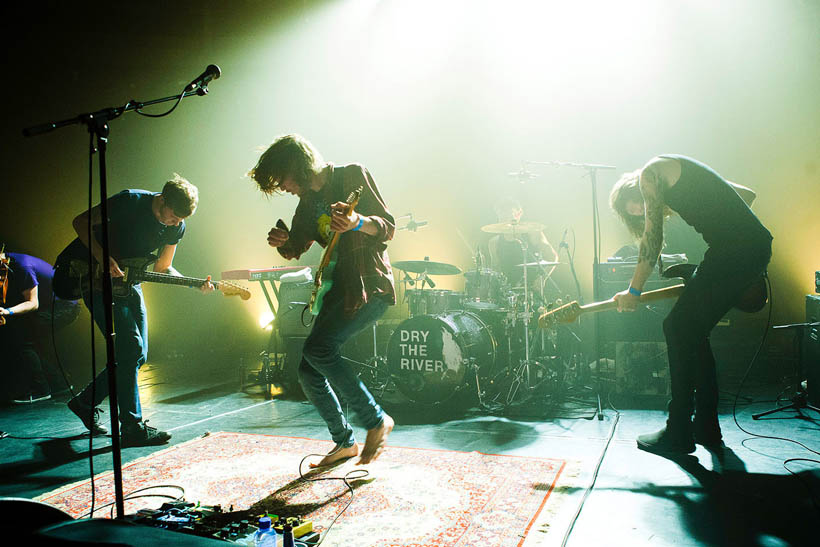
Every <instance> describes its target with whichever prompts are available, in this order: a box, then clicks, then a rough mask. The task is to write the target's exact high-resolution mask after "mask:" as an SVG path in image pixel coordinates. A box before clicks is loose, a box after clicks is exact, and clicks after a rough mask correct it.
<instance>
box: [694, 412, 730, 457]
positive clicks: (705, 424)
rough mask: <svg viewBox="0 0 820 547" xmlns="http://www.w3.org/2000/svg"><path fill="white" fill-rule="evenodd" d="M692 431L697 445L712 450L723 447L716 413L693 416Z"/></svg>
mask: <svg viewBox="0 0 820 547" xmlns="http://www.w3.org/2000/svg"><path fill="white" fill-rule="evenodd" d="M692 430H693V431H694V436H695V442H696V443H697V444H699V445H701V446H704V447H706V448H709V449H713V450H714V449H718V448H721V447H723V435H722V434H721V432H720V423H719V422H718V418H717V413H707V414H700V413H698V414H695V419H694V420H693V423H692Z"/></svg>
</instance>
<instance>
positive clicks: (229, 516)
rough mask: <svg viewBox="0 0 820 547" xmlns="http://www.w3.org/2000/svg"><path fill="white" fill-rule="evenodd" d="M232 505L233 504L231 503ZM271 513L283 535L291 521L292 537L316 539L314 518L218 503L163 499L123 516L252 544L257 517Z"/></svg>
mask: <svg viewBox="0 0 820 547" xmlns="http://www.w3.org/2000/svg"><path fill="white" fill-rule="evenodd" d="M231 509H233V507H231ZM265 516H267V517H270V519H271V526H272V527H273V529H274V530H276V532H277V534H279V535H282V533H283V531H284V526H285V525H286V524H288V525H290V526H291V528H292V529H293V537H295V538H296V539H298V540H299V541H301V542H303V543H307V544H316V543H318V542H319V538H320V536H319V534H318V533H317V532H314V531H313V522H312V521H309V520H303V519H302V518H301V517H283V516H279V515H270V514H267V515H253V516H252V515H251V514H250V512H249V511H229V512H225V511H223V509H222V507H221V506H219V505H213V506H209V505H199V504H193V503H189V502H186V501H175V502H168V503H163V504H162V506H161V507H160V508H159V509H140V510H139V511H137V512H136V513H134V514H132V515H126V516H125V520H127V521H130V522H133V523H135V524H141V525H143V526H151V527H153V528H161V529H165V530H172V531H174V532H181V533H184V534H191V535H195V536H200V537H207V538H211V539H218V540H222V541H227V542H230V543H234V544H237V545H253V544H254V542H253V536H254V534H255V533H256V531H257V530H258V528H257V526H256V522H257V521H258V519H259V518H260V517H265Z"/></svg>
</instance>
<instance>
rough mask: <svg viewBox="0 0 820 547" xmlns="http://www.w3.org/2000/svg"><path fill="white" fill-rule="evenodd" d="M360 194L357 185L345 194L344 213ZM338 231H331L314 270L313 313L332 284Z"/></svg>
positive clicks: (353, 204) (349, 213)
mask: <svg viewBox="0 0 820 547" xmlns="http://www.w3.org/2000/svg"><path fill="white" fill-rule="evenodd" d="M361 195H362V187H361V186H359V187H358V188H357V189H356V190H354V191H353V192H351V193H350V195H349V196H347V200H346V201H345V203H347V204H348V206H347V208H346V209H345V214H346V215H347V216H350V215H351V214H352V213H353V211H354V210H355V208H356V206H357V205H358V204H359V198H360V197H361ZM340 235H341V234H340V233H339V232H333V235H332V236H331V238H330V241H329V242H328V244H327V247H325V252H324V254H322V261H321V262H320V263H319V268H318V269H317V270H316V275H315V277H314V278H313V291H312V292H311V294H310V302H308V308H309V309H310V313H312V314H313V315H319V311H320V310H321V309H322V301H323V300H324V297H325V295H326V294H327V293H328V291H330V288H331V287H332V286H333V270H334V269H335V268H336V254H335V252H334V251H335V249H336V243H338V242H339V236H340Z"/></svg>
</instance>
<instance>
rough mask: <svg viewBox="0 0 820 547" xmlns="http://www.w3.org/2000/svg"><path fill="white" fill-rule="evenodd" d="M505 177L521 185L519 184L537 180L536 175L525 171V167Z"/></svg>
mask: <svg viewBox="0 0 820 547" xmlns="http://www.w3.org/2000/svg"><path fill="white" fill-rule="evenodd" d="M507 176H508V177H510V178H515V179H518V182H519V183H521V184H524V183H525V182H527V181H528V180H530V179H534V178H538V175H536V174H535V173H531V172H530V171H527V168H526V167H522V168H521V169H519V170H518V171H513V172H511V173H507Z"/></svg>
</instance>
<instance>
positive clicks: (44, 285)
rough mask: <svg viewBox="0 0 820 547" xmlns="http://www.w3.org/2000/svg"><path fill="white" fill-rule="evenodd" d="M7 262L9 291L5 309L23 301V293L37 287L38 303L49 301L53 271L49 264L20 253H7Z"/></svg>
mask: <svg viewBox="0 0 820 547" xmlns="http://www.w3.org/2000/svg"><path fill="white" fill-rule="evenodd" d="M8 256H9V258H10V259H11V261H10V262H9V268H10V270H9V289H8V293H7V294H6V305H5V306H4V307H5V308H10V307H12V306H16V305H17V304H19V303H20V302H22V301H23V300H24V298H23V294H22V293H23V291H26V290H28V289H31V288H34V287H38V289H37V298H38V299H39V300H40V302H48V301H50V300H51V279H52V278H53V277H54V269H53V268H52V267H51V264H49V263H48V262H46V261H45V260H42V259H40V258H37V257H36V256H29V255H25V254H21V253H8Z"/></svg>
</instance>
